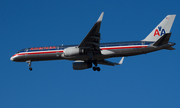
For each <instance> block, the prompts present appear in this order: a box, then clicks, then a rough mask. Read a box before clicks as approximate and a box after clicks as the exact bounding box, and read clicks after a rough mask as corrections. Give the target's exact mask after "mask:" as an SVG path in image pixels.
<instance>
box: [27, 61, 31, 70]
mask: <svg viewBox="0 0 180 108" xmlns="http://www.w3.org/2000/svg"><path fill="white" fill-rule="evenodd" d="M26 63H28V66H29V70H30V71H32V67H31V60H28V61H26Z"/></svg>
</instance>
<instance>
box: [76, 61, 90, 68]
mask: <svg viewBox="0 0 180 108" xmlns="http://www.w3.org/2000/svg"><path fill="white" fill-rule="evenodd" d="M91 67H92V63H90V62H84V61H75V62H73V69H74V70H83V69H87V68H91Z"/></svg>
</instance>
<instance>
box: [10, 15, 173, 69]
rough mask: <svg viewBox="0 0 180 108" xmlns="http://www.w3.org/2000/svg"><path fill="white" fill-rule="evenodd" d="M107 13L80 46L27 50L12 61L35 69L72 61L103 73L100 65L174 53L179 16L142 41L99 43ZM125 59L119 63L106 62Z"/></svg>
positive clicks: (161, 24)
mask: <svg viewBox="0 0 180 108" xmlns="http://www.w3.org/2000/svg"><path fill="white" fill-rule="evenodd" d="M103 15H104V12H102V13H101V15H100V17H99V18H98V20H97V22H96V23H95V24H94V26H93V27H92V28H91V30H90V31H89V33H88V34H87V35H86V37H85V38H84V39H83V40H82V42H81V43H80V44H79V45H60V46H48V47H47V46H45V47H31V48H25V49H22V50H20V51H18V52H17V53H16V54H14V55H13V56H12V57H11V58H10V60H11V61H16V62H27V63H28V66H29V70H30V71H31V70H32V67H31V62H34V61H45V60H61V59H65V60H72V61H74V62H73V64H72V65H73V69H74V70H83V69H88V68H92V69H93V70H94V71H96V70H97V71H100V68H99V67H98V64H103V65H109V66H115V65H121V64H122V63H123V60H124V57H127V56H134V55H140V54H146V53H150V52H153V51H158V50H162V49H167V50H174V48H173V47H172V46H174V45H175V43H173V42H169V39H170V36H171V33H170V30H171V27H172V24H173V22H174V19H175V16H176V15H167V16H166V17H165V18H164V19H163V20H162V21H161V22H160V23H159V24H158V25H157V26H156V27H155V28H154V29H153V30H152V31H151V32H150V34H149V35H148V36H147V37H146V38H145V39H143V40H141V41H131V42H113V43H100V39H101V35H100V32H99V31H100V25H101V22H102V19H103ZM111 57H122V59H121V60H120V62H119V63H115V62H111V61H108V60H106V59H108V58H111Z"/></svg>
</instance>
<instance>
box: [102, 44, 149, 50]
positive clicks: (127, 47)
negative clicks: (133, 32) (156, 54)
mask: <svg viewBox="0 0 180 108" xmlns="http://www.w3.org/2000/svg"><path fill="white" fill-rule="evenodd" d="M146 47H147V46H145V45H143V46H124V47H107V48H101V50H112V49H129V48H146Z"/></svg>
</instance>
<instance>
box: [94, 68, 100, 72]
mask: <svg viewBox="0 0 180 108" xmlns="http://www.w3.org/2000/svg"><path fill="white" fill-rule="evenodd" d="M93 70H94V71H96V70H97V71H98V72H99V71H100V70H101V69H100V68H99V67H93Z"/></svg>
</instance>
